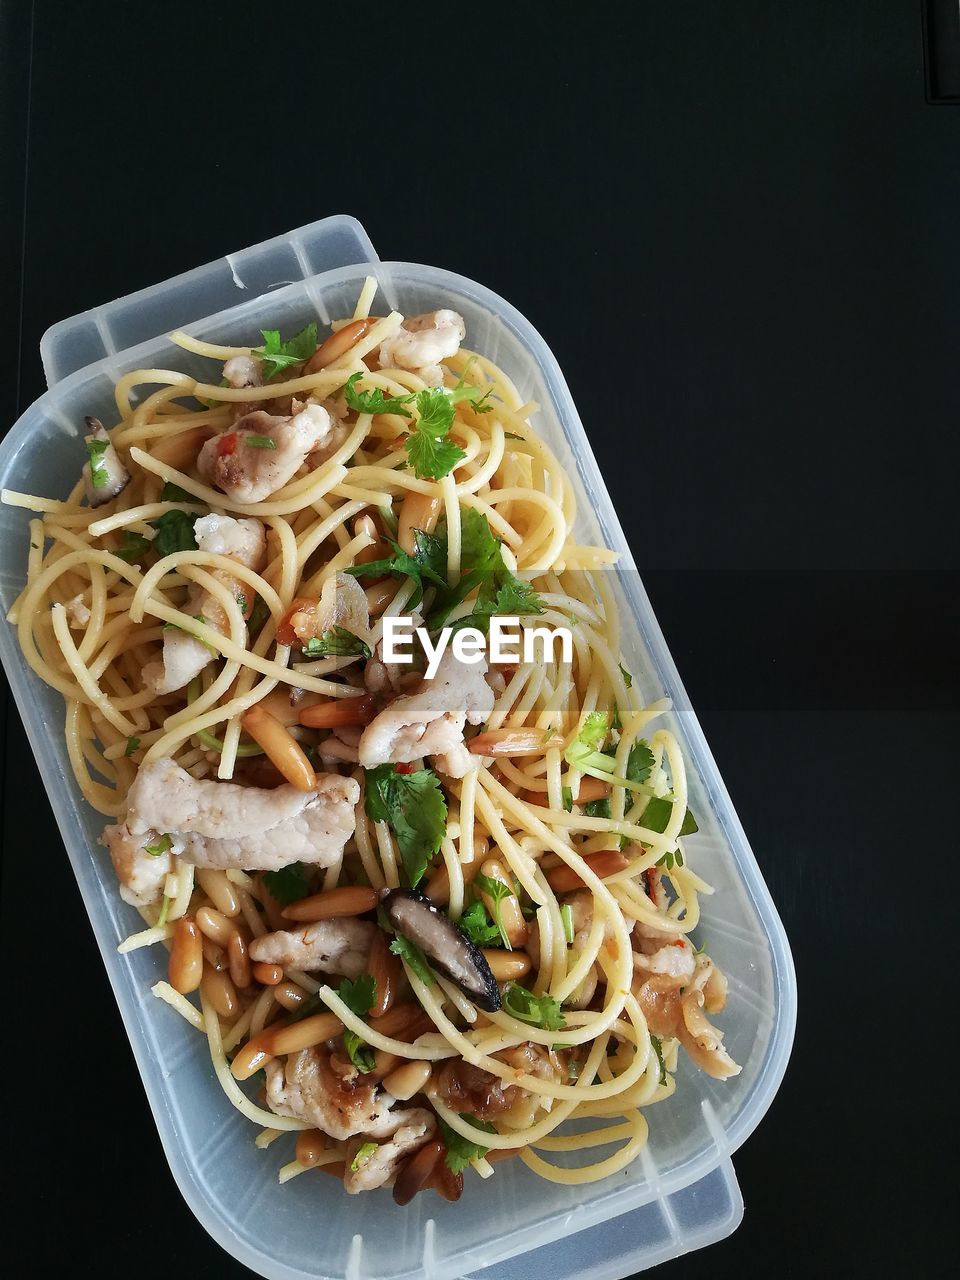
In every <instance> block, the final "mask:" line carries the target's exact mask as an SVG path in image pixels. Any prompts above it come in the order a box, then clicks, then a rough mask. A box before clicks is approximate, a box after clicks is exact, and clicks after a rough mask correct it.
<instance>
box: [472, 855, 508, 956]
mask: <svg viewBox="0 0 960 1280" xmlns="http://www.w3.org/2000/svg"><path fill="white" fill-rule="evenodd" d="M473 884H474V886H475V887H476V888H477V889H478V890H479V891H480V892H481V893H485V894H486V895H487V897H488V898H490V899H491V900H492V901H493V920H494V924H496V926H497V932H498V933H499V934H500V940H501V941H502V943H503V945H504V946H505V947H506V948H507V950H508V951H512V950H513V948H512V947H511V945H510V939H509V937H508V936H507V931H506V929H505V928H504V924H503V919H502V916H501V908H500V904H501V902H503V900H504V898H509V897H510V890H509V888H508V887H507V886H506V885H505V884H504V883H503V881H502V880H494V878H493V876H485V875H484V874H483V873H482V872H477V874H476V875H475V876H474V877H473Z"/></svg>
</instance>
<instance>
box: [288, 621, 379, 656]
mask: <svg viewBox="0 0 960 1280" xmlns="http://www.w3.org/2000/svg"><path fill="white" fill-rule="evenodd" d="M303 652H304V654H305V656H306V657H308V658H329V657H337V658H346V657H352V656H354V655H356V656H357V657H360V658H369V657H370V646H369V645H367V644H364V642H363V641H362V640H361V639H360V637H359V636H355V635H354V634H353V632H352V631H348V630H347V629H346V627H334V628H333V629H332V630H330V631H325V632H324V633H323V635H322V636H311V637H310V639H309V640H308V641H307V643H306V644H305V645H304V646H303Z"/></svg>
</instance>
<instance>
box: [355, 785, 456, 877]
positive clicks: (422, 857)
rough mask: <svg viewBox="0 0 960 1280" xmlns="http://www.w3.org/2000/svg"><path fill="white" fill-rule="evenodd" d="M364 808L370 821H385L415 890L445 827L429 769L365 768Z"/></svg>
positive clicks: (444, 810) (443, 806)
mask: <svg viewBox="0 0 960 1280" xmlns="http://www.w3.org/2000/svg"><path fill="white" fill-rule="evenodd" d="M365 772H366V775H367V787H366V799H365V808H366V811H367V817H368V818H372V819H373V821H374V822H387V823H389V824H390V827H391V828H392V830H393V833H394V835H395V836H396V838H397V846H398V848H399V849H400V856H401V857H402V858H403V866H404V870H405V871H406V873H407V882H408V884H409V885H410V887H411V889H415V888H416V886H417V884H418V883H419V881H420V880H421V879H422V877H423V873H424V871H426V869H427V863H428V862H429V861H430V859H431V858H432V857H433V856H434V855H435V854H437V853H438V852H439V850H440V842H441V840H442V839H443V833H444V831H446V828H447V802H446V800H445V799H444V798H443V791H442V789H441V787H440V779H439V778H438V777H437V775H436V774H435V773H434V772H433V770H432V769H416V770H414V772H413V773H398V772H397V770H396V766H395V765H392V764H381V765H377V767H376V768H375V769H367V770H365Z"/></svg>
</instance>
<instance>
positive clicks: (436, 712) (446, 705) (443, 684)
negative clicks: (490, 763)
mask: <svg viewBox="0 0 960 1280" xmlns="http://www.w3.org/2000/svg"><path fill="white" fill-rule="evenodd" d="M486 672H487V664H486V659H481V660H480V662H477V663H462V662H458V661H457V659H456V657H455V656H454V654H453V652H452V650H449V649H448V650H447V652H446V653H445V654H444V656H443V658H442V659H441V660H440V664H439V666H438V668H437V671H436V674H435V675H434V677H433V679H432V680H427V679H426V677H424V679H423V680H422V682H421V684H420V688H419V689H418V690H417V692H416V693H409V694H404V695H403V696H402V697H399V698H395V699H394V701H393V702H391V703H390V705H389V706H388V707H386V708H385V709H384V710H383V711H381V712H380V714H379V715H378V716H376V717H375V718H374V719H373V720H372V721H371V722H370V724H368V725H367V727H366V729H364V731H363V736H362V737H361V739H360V750H359V755H360V763H361V764H362V765H363V767H364V768H365V769H371V768H373V767H374V766H375V765H378V764H387V763H390V764H409V763H410V761H412V760H418V759H420V757H421V756H426V755H436V756H438V757H445V758H444V761H443V764H444V766H446V767H444V769H443V771H444V772H445V773H447V774H448V775H449V776H450V777H453V778H462V777H463V775H464V774H465V773H467V772H468V771H469V768H470V767H474V768H475V767H477V765H479V760H477V761H476V763H474V761H473V759H472V758H471V757H470V756H469V753H468V752H465V751H463V750H462V747H463V726H464V722H465V721H467V720H469V722H470V723H471V724H482V723H483V721H484V720H486V718H487V717H488V716H489V714H490V712H491V711H492V710H493V702H494V696H493V690H492V689H491V688H490V686H489V685H488V684H487V682H486V679H485V676H486ZM458 748H460V749H461V750H459V751H458ZM464 757H467V758H466V759H465V758H464ZM439 763H440V762H439V760H438V765H439Z"/></svg>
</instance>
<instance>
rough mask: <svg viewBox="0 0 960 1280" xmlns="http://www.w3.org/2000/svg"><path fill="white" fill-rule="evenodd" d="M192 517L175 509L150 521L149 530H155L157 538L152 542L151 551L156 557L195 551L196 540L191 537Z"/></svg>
mask: <svg viewBox="0 0 960 1280" xmlns="http://www.w3.org/2000/svg"><path fill="white" fill-rule="evenodd" d="M194 519H195V517H194V516H188V515H187V513H186V512H185V511H181V510H180V508H179V507H175V508H174V509H173V511H167V512H165V513H164V514H163V515H162V516H161V517H160V519H159V520H151V521H150V527H151V529H156V531H157V536H156V537H155V538H154V540H153V544H152V545H153V549H154V550H155V551H156V553H157V555H158V556H161V557H163V556H172V555H173V554H174V552H176V551H196V549H197V540H196V538H195V537H194V536H193V521H194Z"/></svg>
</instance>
